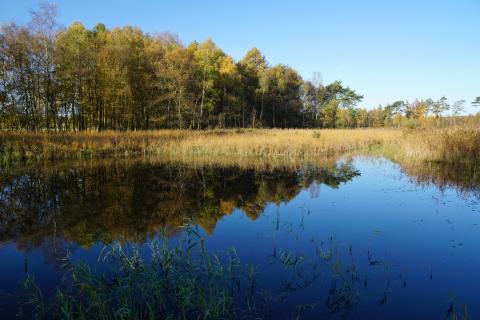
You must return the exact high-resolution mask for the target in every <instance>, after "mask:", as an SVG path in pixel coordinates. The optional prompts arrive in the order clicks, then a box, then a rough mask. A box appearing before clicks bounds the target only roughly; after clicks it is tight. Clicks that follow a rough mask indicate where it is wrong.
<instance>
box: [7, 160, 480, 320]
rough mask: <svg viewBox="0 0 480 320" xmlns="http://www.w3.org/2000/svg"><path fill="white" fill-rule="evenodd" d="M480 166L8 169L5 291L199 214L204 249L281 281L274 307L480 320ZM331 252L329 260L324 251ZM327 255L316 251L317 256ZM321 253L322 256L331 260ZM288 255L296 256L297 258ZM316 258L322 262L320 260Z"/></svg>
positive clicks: (47, 286)
mask: <svg viewBox="0 0 480 320" xmlns="http://www.w3.org/2000/svg"><path fill="white" fill-rule="evenodd" d="M479 181H480V169H479V168H478V167H475V166H470V167H454V166H445V165H439V164H428V165H427V164H425V165H421V166H419V165H416V166H413V165H412V166H404V167H403V168H402V167H400V166H399V165H397V164H394V163H392V162H389V161H387V160H383V159H366V158H355V159H353V160H346V159H341V160H338V161H332V162H331V163H327V164H325V165H322V166H314V165H299V166H297V167H295V168H294V169H293V168H262V169H241V168H239V167H212V166H198V165H197V166H195V167H190V166H187V165H180V164H172V163H171V164H165V163H156V162H150V161H128V162H125V161H118V162H115V161H111V162H101V163H84V164H75V165H71V164H56V165H43V166H35V167H33V166H24V167H15V166H13V167H8V168H5V167H4V168H2V172H1V178H0V241H1V246H0V290H1V292H2V293H3V297H2V299H1V300H0V306H1V308H2V318H9V317H13V316H14V315H15V312H16V310H17V306H16V305H15V298H14V297H13V296H9V295H8V294H11V293H15V292H17V291H18V288H19V282H20V281H21V279H22V278H23V277H24V275H25V273H26V272H29V273H31V274H33V275H34V276H35V278H36V280H37V282H38V284H39V286H40V288H42V289H43V290H45V292H46V294H47V295H48V292H49V291H52V290H53V288H54V286H55V285H56V284H58V281H59V278H60V276H61V271H60V269H61V268H60V265H61V259H62V257H64V256H65V254H66V252H70V253H71V254H72V257H73V258H74V259H80V260H83V261H87V262H88V263H90V264H91V265H93V266H94V265H96V264H97V263H98V255H99V252H100V250H101V249H102V248H103V246H104V244H105V243H106V244H109V243H112V241H116V240H118V241H129V242H135V243H139V244H144V243H145V242H148V241H149V240H151V239H154V238H155V237H156V235H157V234H158V233H159V232H163V233H164V232H166V233H167V234H168V235H170V237H171V239H172V240H173V241H174V240H175V239H178V238H179V237H181V231H180V229H179V227H180V226H182V225H183V224H185V223H186V222H191V223H193V224H194V225H196V226H198V227H199V230H200V231H201V233H202V234H204V235H205V236H206V242H205V245H206V247H207V248H208V249H209V250H210V251H212V252H222V251H225V250H226V249H227V248H230V247H232V246H233V247H235V248H236V250H237V253H238V255H239V257H240V259H241V260H242V262H243V263H252V264H254V265H256V266H257V268H258V270H257V271H258V276H257V277H258V279H259V280H258V281H259V284H258V285H259V286H260V287H262V288H266V289H268V290H269V291H271V292H272V293H275V292H287V293H288V295H287V296H286V298H285V300H283V301H282V302H281V303H277V305H275V307H274V308H272V310H271V312H272V314H271V315H272V318H277V319H278V318H287V317H294V316H295V315H296V313H297V312H298V308H296V306H297V305H299V304H311V305H313V306H314V308H313V309H312V310H310V309H309V310H307V311H306V312H305V313H304V315H303V318H305V319H318V318H350V319H443V318H445V317H446V316H448V315H451V312H452V310H456V311H457V312H458V313H460V312H459V310H460V309H461V306H462V305H465V306H467V308H468V313H469V315H470V318H471V319H477V318H480V304H478V297H479V294H480V289H479V288H480V271H479V270H480V250H479V248H480V247H479V244H480V205H479V202H478V200H479V198H480V193H479V190H480V183H479ZM325 256H332V257H333V258H332V259H331V260H330V261H329V262H328V263H325V265H322V266H320V265H318V266H317V265H316V263H317V262H318V257H325ZM320 260H321V259H320ZM325 260H326V259H325ZM292 261H293V264H294V266H293V267H292V266H290V267H289V266H288V265H289V262H292ZM316 261H317V262H316Z"/></svg>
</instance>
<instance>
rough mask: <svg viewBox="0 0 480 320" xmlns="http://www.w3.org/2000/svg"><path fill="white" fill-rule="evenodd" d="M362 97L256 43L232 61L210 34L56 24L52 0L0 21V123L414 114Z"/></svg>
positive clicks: (280, 123)
mask: <svg viewBox="0 0 480 320" xmlns="http://www.w3.org/2000/svg"><path fill="white" fill-rule="evenodd" d="M362 98H363V97H362V96H361V95H359V94H357V93H356V92H355V91H354V90H352V89H350V88H348V87H346V86H344V85H343V84H342V83H341V82H340V81H335V82H333V83H331V84H328V85H323V84H322V82H321V80H320V77H319V76H318V74H317V75H315V76H314V77H313V80H303V79H302V77H301V76H300V75H299V74H298V72H297V71H295V70H294V69H293V68H291V67H289V66H287V65H284V64H277V65H270V64H269V63H268V61H267V60H266V58H265V56H264V55H263V54H262V53H261V52H260V51H259V50H258V49H257V48H253V49H251V50H249V51H248V52H247V53H246V55H245V56H244V57H243V58H242V59H241V60H239V61H234V59H233V58H232V57H231V56H229V55H227V54H226V53H225V52H223V51H222V50H221V49H220V48H219V47H218V46H217V45H216V44H215V43H214V42H213V41H212V40H211V39H209V40H206V41H204V42H201V43H198V42H191V43H190V44H188V45H186V46H185V45H183V44H182V43H181V42H180V40H179V39H178V37H176V36H175V35H173V34H169V33H160V34H153V35H151V34H148V33H144V32H142V30H140V29H139V28H136V27H131V26H125V27H121V28H113V29H111V30H110V29H107V28H106V27H105V25H103V24H97V25H95V26H94V27H93V28H92V29H87V28H85V27H84V26H83V25H82V24H81V23H79V22H75V23H73V24H71V25H70V26H68V27H67V28H60V27H59V26H58V24H57V23H56V20H55V7H54V6H52V5H50V4H42V5H41V6H40V8H39V10H38V11H36V12H32V19H31V22H30V23H28V24H26V25H17V24H15V23H9V24H4V25H2V26H1V28H0V126H1V128H2V129H4V130H5V129H17V130H18V129H22V130H32V131H80V130H107V129H113V130H144V129H160V128H179V129H204V128H232V127H234V128H235V127H237V128H238V127H267V128H292V127H297V128H299V127H319V128H322V127H323V128H333V127H370V126H383V125H387V124H388V123H389V121H390V120H391V121H390V122H393V119H395V116H396V117H399V115H400V116H401V117H407V118H411V117H414V116H417V113H418V109H419V105H422V104H423V103H424V102H418V103H415V107H413V108H411V107H409V106H410V104H406V105H405V103H404V104H400V103H399V102H398V103H394V104H392V105H389V106H387V107H385V108H379V109H374V110H366V109H362V108H357V107H356V106H357V104H358V103H359V102H361V100H362ZM431 106H432V107H430V110H432V112H434V113H435V114H437V113H436V112H437V111H434V110H436V109H432V108H433V106H437V104H432V105H431ZM443 107H444V105H442V106H439V108H443ZM426 108H429V107H426ZM443 111H444V110H443ZM443 111H442V112H443Z"/></svg>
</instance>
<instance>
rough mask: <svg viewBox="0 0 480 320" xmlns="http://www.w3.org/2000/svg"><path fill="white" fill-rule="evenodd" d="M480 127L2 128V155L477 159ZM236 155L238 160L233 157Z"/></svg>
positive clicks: (5, 157)
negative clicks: (48, 130) (63, 130)
mask: <svg viewBox="0 0 480 320" xmlns="http://www.w3.org/2000/svg"><path fill="white" fill-rule="evenodd" d="M479 151H480V129H479V128H475V127H465V126H462V127H451V128H446V129H416V130H395V129H323V130H310V129H309V130H299V129H296V130H293V129H290V130H281V129H241V130H209V131H187V130H158V131H137V132H114V131H105V132H80V133H55V134H52V133H50V134H47V133H27V132H2V133H0V155H1V157H2V159H3V160H4V161H9V160H18V159H21V160H29V159H42V160H45V159H85V158H101V157H110V156H117V157H118V156H132V155H143V156H145V155H149V156H162V157H164V158H169V159H171V160H175V159H183V160H184V159H210V161H211V159H212V158H218V159H223V158H231V159H249V160H248V161H266V160H268V161H273V160H278V159H283V160H285V159H286V160H288V161H299V160H302V161H303V160H314V159H317V158H318V157H331V156H339V155H355V154H377V155H382V156H386V157H389V158H394V159H402V160H408V159H413V160H427V161H444V162H470V163H472V162H478V161H479V160H480V153H479ZM237 161H238V160H237Z"/></svg>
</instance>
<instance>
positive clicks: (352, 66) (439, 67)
mask: <svg viewBox="0 0 480 320" xmlns="http://www.w3.org/2000/svg"><path fill="white" fill-rule="evenodd" d="M56 2H57V3H58V5H59V17H58V18H59V21H60V23H61V24H62V25H68V24H70V23H71V22H74V21H81V22H83V23H84V24H85V25H86V26H87V27H92V26H93V25H94V24H96V23H97V22H103V23H104V24H105V25H106V26H107V27H109V28H112V27H115V26H123V25H126V24H130V25H135V26H138V27H140V28H141V29H142V30H144V31H145V32H149V33H153V32H157V31H160V32H161V31H171V32H174V33H177V34H178V35H179V37H180V39H181V40H182V41H183V42H184V43H188V42H190V41H192V40H197V41H202V40H205V39H207V38H209V37H211V38H212V39H213V40H214V41H215V42H216V43H217V45H218V46H219V47H221V48H222V49H223V50H224V51H225V52H226V53H227V54H230V55H232V56H233V57H234V58H235V59H237V60H238V59H240V58H241V57H242V56H243V55H244V54H245V52H246V51H247V50H248V49H250V48H251V47H254V46H256V47H257V48H259V49H260V50H261V51H262V52H263V53H264V54H265V55H266V57H267V59H268V60H269V62H270V63H271V64H276V63H284V64H288V65H290V66H291V67H293V68H295V69H296V70H297V71H299V72H300V74H301V75H302V77H303V78H305V79H309V78H311V76H312V73H313V72H320V73H321V74H322V76H323V80H324V83H329V82H331V81H333V80H337V79H338V80H341V81H343V83H344V84H346V85H348V86H350V87H351V88H353V89H355V90H356V91H357V92H359V93H361V94H363V95H364V96H365V99H364V102H363V103H362V104H361V106H364V107H372V106H376V105H378V104H386V103H388V102H393V101H394V100H399V99H408V100H414V99H415V98H428V97H431V98H433V99H438V98H440V97H441V96H442V95H445V96H447V97H448V98H449V102H450V103H453V102H454V101H455V100H460V99H464V100H467V101H468V102H470V101H472V100H473V99H474V97H476V96H480V0H416V1H413V0H396V1H394V0H391V1H390V0H378V1H374V0H368V1H360V0H358V1H356V0H350V1H347V0H345V1H334V0H329V1H322V0H317V1H314V0H312V1H307V0H303V1H302V0H296V1H293V0H291V1H282V0H277V1H273V0H272V1H258V0H257V1H253V0H252V1H251V0H241V1H240V0H235V1H233V0H232V1H227V0H223V1H220V0H218V1H208V0H202V1H193V0H192V1H182V0H177V1H175V0H169V1H166V0H165V1H153V0H152V1H140V0H136V1H133V0H131V1H125V0H79V1H74V0H70V1H68V0H57V1H56ZM36 3H37V2H36V1H34V0H0V22H8V21H12V20H13V21H15V22H18V23H26V22H27V21H28V20H29V13H28V12H29V9H30V8H35V7H36ZM467 111H470V112H472V111H474V108H473V107H472V106H471V105H470V103H468V104H467ZM475 111H476V110H475Z"/></svg>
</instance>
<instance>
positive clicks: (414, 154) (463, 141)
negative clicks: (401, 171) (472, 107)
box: [394, 126, 480, 163]
mask: <svg viewBox="0 0 480 320" xmlns="http://www.w3.org/2000/svg"><path fill="white" fill-rule="evenodd" d="M397 148H398V150H399V152H400V153H401V155H400V156H401V157H402V158H403V159H404V160H405V159H411V160H422V161H438V162H445V163H479V161H480V129H479V128H476V127H466V126H462V127H451V128H446V129H426V130H420V129H419V130H414V131H412V132H407V133H405V135H404V137H403V138H402V139H400V140H399V145H398V147H397ZM394 158H396V157H394Z"/></svg>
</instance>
